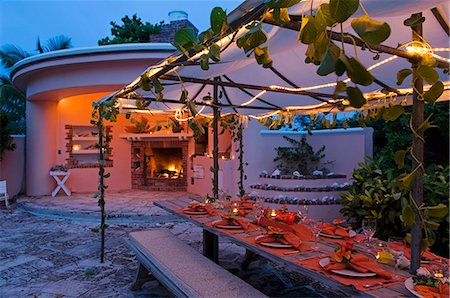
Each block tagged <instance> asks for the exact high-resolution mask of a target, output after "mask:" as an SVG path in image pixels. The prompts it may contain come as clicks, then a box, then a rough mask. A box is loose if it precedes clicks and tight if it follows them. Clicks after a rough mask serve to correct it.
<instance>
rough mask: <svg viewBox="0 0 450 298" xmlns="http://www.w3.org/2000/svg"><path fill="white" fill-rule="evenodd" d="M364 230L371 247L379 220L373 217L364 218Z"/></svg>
mask: <svg viewBox="0 0 450 298" xmlns="http://www.w3.org/2000/svg"><path fill="white" fill-rule="evenodd" d="M362 230H363V233H364V235H366V237H367V247H368V248H370V247H371V243H370V241H371V240H372V237H373V235H374V234H375V232H376V231H377V220H376V219H373V218H368V219H364V220H363V221H362Z"/></svg>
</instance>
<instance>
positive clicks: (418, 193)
mask: <svg viewBox="0 0 450 298" xmlns="http://www.w3.org/2000/svg"><path fill="white" fill-rule="evenodd" d="M412 17H418V18H420V17H422V13H417V14H413V15H412ZM412 31H413V32H412V39H413V40H418V41H420V38H419V37H418V35H420V36H422V24H418V25H416V26H414V27H412ZM417 67H418V63H413V64H412V69H413V80H414V91H413V105H412V114H411V117H412V126H413V129H414V130H415V131H416V132H417V129H418V127H419V126H420V125H421V124H422V123H423V121H424V102H423V99H422V98H421V96H420V94H421V93H423V79H422V78H420V77H419V76H417V75H415V70H416V69H417ZM421 138H423V133H420V134H419V136H417V135H415V134H413V137H412V139H413V144H412V154H414V156H415V157H416V159H417V161H416V160H415V159H413V162H412V168H413V169H415V168H416V167H417V166H419V165H420V163H423V151H424V143H423V141H422V140H421ZM423 174H424V173H423V169H422V167H420V168H419V169H418V171H417V175H416V177H415V178H414V181H413V183H412V190H411V191H412V196H413V199H414V201H415V202H416V205H417V206H420V205H421V204H422V203H423ZM414 210H415V215H416V223H415V224H414V226H413V227H412V230H411V265H410V273H411V274H416V270H417V269H418V268H419V267H420V251H421V246H420V241H421V239H422V224H423V223H422V221H421V220H420V217H419V215H418V214H417V210H416V209H415V208H414Z"/></svg>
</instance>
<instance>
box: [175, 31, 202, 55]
mask: <svg viewBox="0 0 450 298" xmlns="http://www.w3.org/2000/svg"><path fill="white" fill-rule="evenodd" d="M196 39H197V36H196V35H195V31H194V30H193V29H191V28H181V29H179V30H178V31H177V32H176V33H175V36H174V37H173V45H174V46H175V47H176V48H177V49H179V50H181V51H183V52H184V51H188V50H190V49H192V48H193V47H194V44H195V41H196Z"/></svg>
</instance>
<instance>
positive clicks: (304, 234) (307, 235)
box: [258, 217, 314, 240]
mask: <svg viewBox="0 0 450 298" xmlns="http://www.w3.org/2000/svg"><path fill="white" fill-rule="evenodd" d="M258 224H259V225H260V226H262V227H268V226H272V227H275V228H279V229H282V230H283V231H285V232H291V233H293V234H295V235H296V236H297V237H298V238H299V239H300V240H313V239H314V237H313V234H312V232H311V230H310V229H308V227H307V226H305V225H304V224H301V223H297V224H294V225H288V224H285V223H283V222H279V221H276V220H273V219H268V218H265V217H263V218H261V219H260V220H259V222H258Z"/></svg>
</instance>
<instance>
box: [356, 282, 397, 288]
mask: <svg viewBox="0 0 450 298" xmlns="http://www.w3.org/2000/svg"><path fill="white" fill-rule="evenodd" d="M392 282H394V281H393V280H386V281H380V282H374V283H372V284H366V285H364V286H363V287H364V288H372V287H376V286H381V285H384V284H389V283H392Z"/></svg>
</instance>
